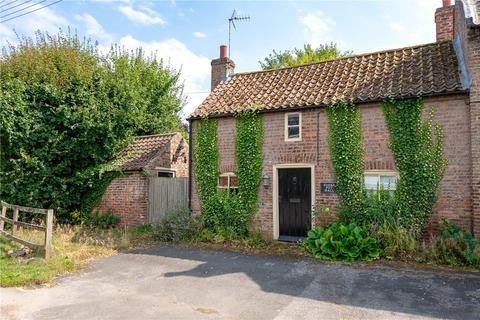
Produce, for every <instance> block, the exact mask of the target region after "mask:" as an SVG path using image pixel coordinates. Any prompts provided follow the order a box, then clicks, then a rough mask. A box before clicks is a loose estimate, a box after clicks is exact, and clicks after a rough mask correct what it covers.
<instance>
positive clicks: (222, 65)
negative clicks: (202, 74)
mask: <svg viewBox="0 0 480 320" xmlns="http://www.w3.org/2000/svg"><path fill="white" fill-rule="evenodd" d="M211 65H212V79H211V84H212V88H211V90H212V91H213V89H215V87H216V86H217V85H218V84H219V83H220V82H222V81H227V80H228V79H229V77H230V76H231V75H232V74H233V72H234V70H235V63H233V61H232V60H231V59H230V58H229V57H228V51H227V46H225V45H221V46H220V57H219V58H217V59H213V60H212V62H211Z"/></svg>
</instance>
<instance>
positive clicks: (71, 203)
mask: <svg viewBox="0 0 480 320" xmlns="http://www.w3.org/2000/svg"><path fill="white" fill-rule="evenodd" d="M0 70H2V71H1V72H0V92H1V94H0V105H1V108H0V145H1V146H2V152H0V172H2V174H0V185H2V187H1V188H0V198H2V199H3V200H5V201H7V202H10V203H16V204H22V205H24V206H31V207H40V208H52V209H55V214H56V216H57V217H56V218H57V219H58V218H64V219H67V218H68V213H69V212H71V211H73V210H74V209H75V208H82V205H84V204H87V203H88V204H94V203H95V201H96V200H95V198H96V197H95V196H96V195H98V193H103V191H102V192H97V191H98V190H99V189H101V188H99V189H97V187H100V186H101V185H103V183H101V182H102V180H103V178H102V177H101V172H102V171H103V170H104V167H103V166H104V164H105V163H106V162H108V161H110V160H111V159H112V158H113V157H114V156H115V155H116V154H117V153H118V152H119V151H120V150H122V149H123V148H124V147H125V146H126V144H128V142H129V141H130V140H131V139H132V137H133V136H135V135H144V134H153V133H162V132H170V131H174V130H180V129H181V128H182V127H181V121H180V117H179V115H178V112H179V111H180V110H181V107H182V101H183V99H184V97H183V95H182V84H181V83H180V81H179V73H178V72H176V71H174V70H172V69H171V68H169V67H168V66H166V65H164V64H163V63H162V62H161V61H159V59H155V57H147V56H145V54H144V52H142V51H141V50H137V51H133V52H131V51H126V50H125V51H123V50H121V49H119V48H115V47H114V48H113V49H112V51H110V52H109V53H108V54H103V53H102V51H101V50H98V48H96V47H95V46H94V45H93V44H92V43H90V42H89V41H82V40H80V39H78V37H76V36H74V35H70V34H63V33H59V34H56V35H48V34H42V33H38V34H37V35H36V37H35V38H34V39H29V38H25V39H19V41H18V44H15V45H14V46H10V47H7V48H4V50H3V54H2V58H1V59H0ZM105 180H106V178H105ZM105 180H103V181H104V182H105ZM95 189H97V190H95ZM91 193H93V194H94V195H95V196H94V197H88V198H89V199H85V197H86V195H88V194H91ZM97 198H98V197H97ZM84 200H87V201H84ZM90 200H91V201H90ZM82 209H83V208H82Z"/></svg>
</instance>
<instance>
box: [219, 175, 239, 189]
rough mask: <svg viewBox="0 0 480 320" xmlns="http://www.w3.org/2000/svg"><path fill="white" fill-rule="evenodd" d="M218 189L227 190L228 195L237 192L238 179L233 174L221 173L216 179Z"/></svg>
mask: <svg viewBox="0 0 480 320" xmlns="http://www.w3.org/2000/svg"><path fill="white" fill-rule="evenodd" d="M218 189H219V190H228V192H230V193H237V192H238V179H237V176H236V175H235V174H234V173H233V172H227V173H222V174H221V175H220V177H218Z"/></svg>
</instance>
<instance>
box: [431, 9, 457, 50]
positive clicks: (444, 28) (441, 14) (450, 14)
mask: <svg viewBox="0 0 480 320" xmlns="http://www.w3.org/2000/svg"><path fill="white" fill-rule="evenodd" d="M454 17H455V6H454V5H452V0H442V7H441V8H438V9H437V10H436V11H435V24H436V25H437V42H438V41H444V40H450V41H451V40H453V37H454V30H453V26H454Z"/></svg>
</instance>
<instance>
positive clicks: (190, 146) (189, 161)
mask: <svg viewBox="0 0 480 320" xmlns="http://www.w3.org/2000/svg"><path fill="white" fill-rule="evenodd" d="M192 141H193V135H192V120H191V119H188V211H189V212H190V214H192V145H193V144H192Z"/></svg>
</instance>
